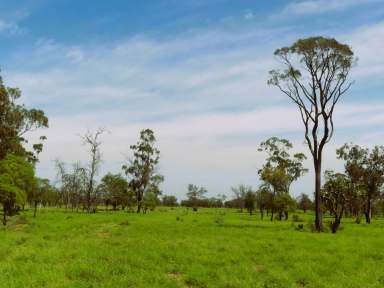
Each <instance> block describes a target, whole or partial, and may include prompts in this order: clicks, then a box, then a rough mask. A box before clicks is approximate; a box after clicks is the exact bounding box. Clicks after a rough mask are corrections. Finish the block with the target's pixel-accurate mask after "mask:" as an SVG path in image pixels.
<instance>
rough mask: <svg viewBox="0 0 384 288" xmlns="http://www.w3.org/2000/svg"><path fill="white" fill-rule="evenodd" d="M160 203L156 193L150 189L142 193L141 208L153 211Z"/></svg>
mask: <svg viewBox="0 0 384 288" xmlns="http://www.w3.org/2000/svg"><path fill="white" fill-rule="evenodd" d="M159 204H160V200H159V198H157V195H156V193H154V192H152V191H147V192H146V193H145V194H144V198H143V210H144V212H145V213H146V211H147V210H148V209H149V210H150V211H154V210H155V208H156V206H157V205H159Z"/></svg>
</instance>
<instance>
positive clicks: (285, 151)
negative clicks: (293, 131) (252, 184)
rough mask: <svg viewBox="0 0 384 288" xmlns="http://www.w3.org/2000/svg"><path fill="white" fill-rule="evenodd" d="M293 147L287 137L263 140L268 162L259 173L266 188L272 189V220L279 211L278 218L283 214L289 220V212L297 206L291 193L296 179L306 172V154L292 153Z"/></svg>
mask: <svg viewBox="0 0 384 288" xmlns="http://www.w3.org/2000/svg"><path fill="white" fill-rule="evenodd" d="M292 148H293V145H292V143H291V142H289V141H288V140H287V139H282V138H277V137H272V138H269V139H267V140H266V141H264V142H262V143H261V144H260V147H259V149H258V150H259V151H260V152H265V153H266V154H267V158H266V162H265V164H264V165H263V167H262V168H261V169H259V171H258V174H259V176H260V179H261V180H262V181H263V185H264V186H265V188H267V189H269V190H270V191H272V207H271V221H272V220H273V217H274V214H275V213H277V215H278V219H279V220H281V219H282V218H283V216H284V217H285V219H286V220H288V213H289V211H291V210H292V209H294V208H295V205H296V203H295V201H294V199H293V198H292V197H291V196H290V194H289V189H290V187H291V185H292V183H293V182H294V181H296V180H297V179H298V178H299V177H301V176H302V175H303V174H305V173H306V172H307V171H308V170H307V169H306V168H304V166H303V162H304V160H305V159H306V156H305V155H304V154H303V153H295V154H292V155H291V154H290V150H291V149H292Z"/></svg>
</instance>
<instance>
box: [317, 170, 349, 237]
mask: <svg viewBox="0 0 384 288" xmlns="http://www.w3.org/2000/svg"><path fill="white" fill-rule="evenodd" d="M325 181H326V182H325V183H324V187H323V189H322V191H321V198H322V202H323V204H324V206H325V207H326V208H327V209H328V211H329V213H330V214H331V215H332V216H334V221H333V222H332V223H331V229H332V232H333V233H336V231H337V229H338V228H339V225H340V223H341V218H342V217H343V214H344V211H345V206H346V202H347V194H348V189H349V180H348V177H347V176H346V175H344V174H341V173H334V172H333V171H325Z"/></svg>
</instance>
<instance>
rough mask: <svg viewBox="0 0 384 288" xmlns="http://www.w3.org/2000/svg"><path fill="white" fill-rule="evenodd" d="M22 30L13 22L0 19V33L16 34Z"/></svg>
mask: <svg viewBox="0 0 384 288" xmlns="http://www.w3.org/2000/svg"><path fill="white" fill-rule="evenodd" d="M21 32H22V29H21V28H20V27H19V26H18V25H17V24H16V23H13V22H9V21H6V20H3V19H0V33H9V34H18V33H21Z"/></svg>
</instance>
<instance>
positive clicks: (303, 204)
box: [297, 193, 313, 213]
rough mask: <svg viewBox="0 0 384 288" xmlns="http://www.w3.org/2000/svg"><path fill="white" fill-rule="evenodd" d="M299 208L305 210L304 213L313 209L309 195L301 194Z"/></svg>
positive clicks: (298, 201) (298, 199)
mask: <svg viewBox="0 0 384 288" xmlns="http://www.w3.org/2000/svg"><path fill="white" fill-rule="evenodd" d="M297 206H298V207H299V208H300V209H301V210H303V212H304V213H306V212H307V211H308V210H310V209H311V208H312V207H313V202H312V200H311V199H310V198H309V197H308V195H307V194H304V193H301V195H300V196H299V197H298V198H297Z"/></svg>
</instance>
